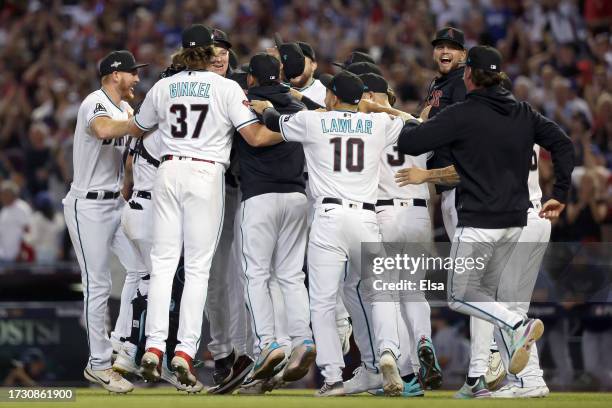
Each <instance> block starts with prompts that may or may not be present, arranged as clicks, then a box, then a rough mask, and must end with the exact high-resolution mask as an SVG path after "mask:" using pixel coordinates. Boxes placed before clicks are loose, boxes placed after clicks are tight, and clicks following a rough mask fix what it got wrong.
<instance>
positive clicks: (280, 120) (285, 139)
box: [278, 115, 288, 142]
mask: <svg viewBox="0 0 612 408" xmlns="http://www.w3.org/2000/svg"><path fill="white" fill-rule="evenodd" d="M287 116H288V115H280V117H279V118H278V124H279V128H280V135H281V137H282V138H283V140H284V141H285V142H288V140H287V138H286V137H285V131H284V130H283V122H284V120H283V119H284V118H286V117H287Z"/></svg>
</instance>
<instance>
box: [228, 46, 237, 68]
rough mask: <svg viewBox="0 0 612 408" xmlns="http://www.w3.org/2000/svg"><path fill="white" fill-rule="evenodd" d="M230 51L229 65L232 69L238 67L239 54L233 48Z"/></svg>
mask: <svg viewBox="0 0 612 408" xmlns="http://www.w3.org/2000/svg"><path fill="white" fill-rule="evenodd" d="M228 52H229V66H230V67H231V68H232V69H238V55H236V53H235V52H234V50H232V49H230V50H229V51H228Z"/></svg>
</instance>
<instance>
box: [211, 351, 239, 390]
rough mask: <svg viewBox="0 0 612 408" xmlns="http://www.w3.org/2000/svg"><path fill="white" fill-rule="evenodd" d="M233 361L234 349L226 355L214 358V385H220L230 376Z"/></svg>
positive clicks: (234, 356) (234, 357)
mask: <svg viewBox="0 0 612 408" xmlns="http://www.w3.org/2000/svg"><path fill="white" fill-rule="evenodd" d="M235 362H236V353H235V352H234V350H232V352H231V353H230V354H229V355H228V356H226V357H223V358H220V359H218V360H215V371H213V382H214V383H215V385H221V384H223V383H225V382H226V381H227V380H229V379H230V378H231V377H232V366H233V365H234V363H235Z"/></svg>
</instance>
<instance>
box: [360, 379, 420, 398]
mask: <svg viewBox="0 0 612 408" xmlns="http://www.w3.org/2000/svg"><path fill="white" fill-rule="evenodd" d="M368 393H369V394H372V395H375V396H377V397H384V396H385V392H384V391H383V389H382V388H378V389H376V390H370V391H368ZM424 395H425V391H423V387H421V383H420V382H419V379H418V378H416V377H414V378H413V379H412V381H410V382H409V383H407V382H405V381H404V389H403V390H402V393H401V394H400V397H404V398H410V397H422V396H424Z"/></svg>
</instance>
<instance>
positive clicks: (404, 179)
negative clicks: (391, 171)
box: [395, 166, 460, 187]
mask: <svg viewBox="0 0 612 408" xmlns="http://www.w3.org/2000/svg"><path fill="white" fill-rule="evenodd" d="M459 181H460V179H459V174H457V171H456V170H455V166H448V167H444V168H441V169H432V170H427V169H422V168H419V167H408V168H405V169H401V170H399V171H398V172H397V173H395V182H396V183H397V184H399V186H400V187H403V186H405V185H408V184H422V183H435V184H441V185H445V186H454V185H457V184H459Z"/></svg>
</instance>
